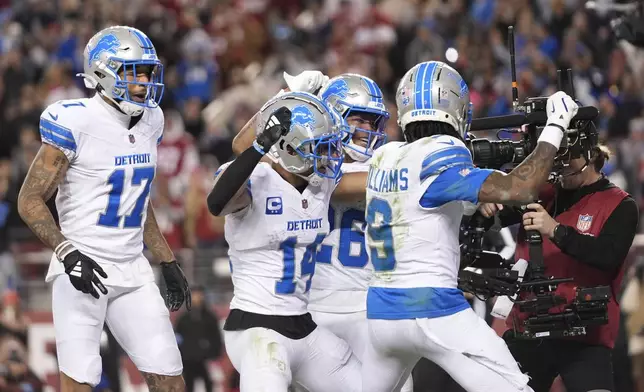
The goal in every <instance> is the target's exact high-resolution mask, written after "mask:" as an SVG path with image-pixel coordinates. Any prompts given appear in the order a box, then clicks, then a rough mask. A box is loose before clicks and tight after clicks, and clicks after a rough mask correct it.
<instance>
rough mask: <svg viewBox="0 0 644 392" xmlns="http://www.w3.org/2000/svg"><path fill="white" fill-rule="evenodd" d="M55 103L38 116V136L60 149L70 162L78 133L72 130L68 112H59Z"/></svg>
mask: <svg viewBox="0 0 644 392" xmlns="http://www.w3.org/2000/svg"><path fill="white" fill-rule="evenodd" d="M61 112H62V111H61V110H58V108H57V105H56V104H54V105H51V106H49V107H48V108H47V109H45V111H44V112H43V113H42V115H41V116H40V126H39V128H40V138H41V140H42V142H43V143H46V144H49V145H51V146H54V147H56V148H57V149H59V150H61V151H62V152H63V153H64V154H65V156H66V157H67V160H69V161H70V162H71V161H72V159H74V157H75V156H76V149H77V146H78V144H77V143H78V142H77V140H78V134H77V133H76V132H74V131H73V130H72V125H71V124H69V121H65V120H66V118H68V115H67V114H68V113H61Z"/></svg>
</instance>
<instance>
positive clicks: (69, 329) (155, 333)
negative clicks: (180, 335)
mask: <svg viewBox="0 0 644 392" xmlns="http://www.w3.org/2000/svg"><path fill="white" fill-rule="evenodd" d="M105 287H106V288H107V291H108V293H107V295H101V296H100V297H99V299H95V298H94V297H92V296H91V295H90V294H85V293H82V292H80V291H78V290H76V289H75V288H74V286H72V284H71V282H70V281H69V276H68V275H67V274H63V275H59V276H58V277H56V279H55V280H54V283H53V288H52V313H53V316H54V330H55V333H56V351H57V356H58V368H59V370H60V371H61V372H63V373H65V374H66V375H67V376H68V377H70V378H71V379H73V380H74V381H77V382H79V383H83V384H89V385H91V386H96V385H97V384H98V383H99V381H100V380H101V373H102V364H101V356H100V354H99V352H100V339H101V334H102V332H103V325H104V323H105V322H107V325H108V327H109V328H110V331H112V334H113V335H114V337H115V338H116V340H117V341H118V343H119V345H120V346H121V347H122V348H123V350H124V351H125V352H126V353H127V355H128V356H129V357H130V359H131V360H132V362H134V364H135V365H136V367H137V368H138V369H139V370H140V371H142V372H146V373H152V374H160V375H165V376H178V375H180V374H181V372H182V370H183V364H182V363H181V354H180V353H179V348H178V347H177V339H176V337H175V335H174V330H173V329H172V323H171V322H170V313H169V312H168V309H167V308H166V307H165V303H164V302H163V298H162V297H161V294H160V293H159V288H158V287H157V285H156V284H155V283H154V282H151V283H147V284H145V285H143V286H140V287H127V288H123V287H114V286H107V285H106V286H105Z"/></svg>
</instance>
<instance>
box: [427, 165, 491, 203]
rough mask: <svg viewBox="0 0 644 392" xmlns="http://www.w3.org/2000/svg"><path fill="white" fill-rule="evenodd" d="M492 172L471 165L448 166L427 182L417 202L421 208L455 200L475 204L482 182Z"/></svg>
mask: <svg viewBox="0 0 644 392" xmlns="http://www.w3.org/2000/svg"><path fill="white" fill-rule="evenodd" d="M463 169H465V170H463ZM493 172H494V170H489V169H479V168H475V167H472V166H469V167H468V166H465V167H463V166H461V167H451V168H448V169H447V170H445V171H443V172H441V173H440V174H439V175H438V177H436V179H435V180H434V181H432V183H431V184H429V186H428V187H427V189H426V190H425V193H424V194H423V195H422V196H421V198H420V200H419V201H418V202H419V204H420V206H421V207H423V208H435V207H440V206H442V205H443V204H447V203H449V202H452V201H457V200H460V201H469V202H470V203H473V204H476V203H478V200H479V192H480V191H481V187H482V186H483V183H484V182H485V180H486V179H487V178H488V177H489V176H490V174H492V173H493Z"/></svg>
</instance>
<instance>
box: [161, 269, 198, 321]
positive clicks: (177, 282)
mask: <svg viewBox="0 0 644 392" xmlns="http://www.w3.org/2000/svg"><path fill="white" fill-rule="evenodd" d="M161 271H162V272H163V280H165V287H166V294H165V298H164V299H165V306H166V307H167V308H168V309H170V310H171V311H173V312H175V311H177V310H179V308H181V305H183V302H184V301H185V302H186V309H188V310H190V308H192V294H191V293H190V287H189V286H188V279H186V275H184V274H183V271H182V270H181V267H180V266H179V263H178V262H177V261H176V260H172V261H170V262H167V263H161Z"/></svg>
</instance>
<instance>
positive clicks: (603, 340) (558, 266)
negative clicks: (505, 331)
mask: <svg viewBox="0 0 644 392" xmlns="http://www.w3.org/2000/svg"><path fill="white" fill-rule="evenodd" d="M541 196H542V197H541V199H542V200H544V202H545V205H546V206H547V208H546V210H548V211H550V210H551V207H552V205H553V203H554V187H550V188H548V190H547V191H546V192H543V193H542V195H541ZM626 196H628V194H627V193H626V192H624V191H623V190H621V189H619V188H618V187H611V188H609V189H605V190H602V191H598V192H595V193H591V194H588V195H585V196H584V197H582V198H581V200H579V201H578V202H577V203H575V204H574V205H573V206H571V207H570V208H569V209H568V210H566V211H565V212H563V213H562V214H560V215H558V216H557V217H555V220H556V221H557V222H559V223H561V224H563V225H566V226H570V227H572V228H574V229H575V230H577V231H578V232H579V233H581V234H585V235H590V236H593V237H596V236H598V235H599V233H600V232H601V229H602V227H603V226H604V223H605V222H606V220H607V219H608V217H609V216H610V215H611V214H612V213H613V210H615V208H616V207H617V206H618V205H619V203H621V201H622V200H623V199H624V198H625V197H626ZM517 243H518V245H517V249H516V253H515V256H514V257H515V260H519V259H525V260H528V261H530V254H529V247H528V243H527V242H526V241H525V230H523V226H521V228H520V229H519V234H518V241H517ZM543 262H544V264H545V269H546V270H545V275H546V276H548V277H550V276H552V277H555V278H574V281H572V282H569V283H562V284H560V285H559V286H558V288H557V290H556V292H555V293H556V295H561V296H563V297H565V298H566V299H567V300H568V303H570V302H571V301H572V300H573V299H574V297H575V289H576V288H577V287H594V286H610V287H611V299H610V302H609V303H608V324H605V325H601V326H591V327H586V335H585V336H581V337H576V338H573V339H576V340H580V341H583V342H586V343H590V344H599V345H603V346H607V347H609V348H613V345H614V343H615V338H616V337H617V332H618V330H619V315H620V314H619V305H618V303H617V295H618V293H619V288H620V284H621V281H622V276H623V274H624V265H623V264H622V267H620V269H619V270H618V271H617V272H616V273H610V272H606V271H602V270H600V269H597V268H595V267H592V266H590V265H588V264H584V263H581V262H579V261H577V260H575V259H574V258H572V257H570V256H568V255H566V254H564V253H563V252H562V251H561V249H559V248H558V247H557V245H555V244H553V243H552V241H550V239H549V238H547V237H545V236H544V238H543ZM561 309H563V306H561V307H560V308H557V307H555V308H553V309H552V310H551V311H550V312H551V313H556V312H558V311H560V310H561ZM514 316H516V317H517V319H518V320H524V319H525V318H526V317H527V315H526V314H525V313H521V312H519V310H518V307H517V306H515V307H514V308H513V309H512V312H511V313H510V315H509V316H508V318H507V319H506V326H507V327H509V328H512V323H513V319H514Z"/></svg>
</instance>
